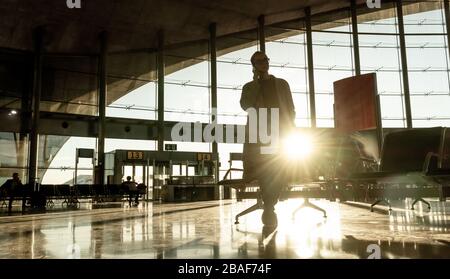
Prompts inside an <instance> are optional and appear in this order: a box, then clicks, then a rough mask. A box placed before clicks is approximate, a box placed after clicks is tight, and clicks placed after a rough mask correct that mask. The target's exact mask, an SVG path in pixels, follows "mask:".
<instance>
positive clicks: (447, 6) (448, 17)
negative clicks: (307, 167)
mask: <svg viewBox="0 0 450 279" xmlns="http://www.w3.org/2000/svg"><path fill="white" fill-rule="evenodd" d="M444 13H445V19H444V20H445V27H446V30H447V48H448V49H447V53H448V55H449V56H450V2H449V0H444ZM447 59H450V57H448V58H447Z"/></svg>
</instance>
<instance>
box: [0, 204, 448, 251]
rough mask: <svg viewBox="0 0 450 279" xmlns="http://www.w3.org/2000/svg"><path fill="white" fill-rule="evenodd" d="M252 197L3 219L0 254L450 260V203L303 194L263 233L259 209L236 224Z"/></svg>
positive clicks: (280, 206)
mask: <svg viewBox="0 0 450 279" xmlns="http://www.w3.org/2000/svg"><path fill="white" fill-rule="evenodd" d="M251 203H252V201H248V202H234V201H210V202H197V203H179V204H157V203H155V204H153V203H143V204H141V205H140V206H139V207H137V208H130V207H128V206H120V207H117V206H116V207H108V208H106V207H101V208H95V209H94V208H93V209H84V210H78V211H70V212H52V213H48V214H40V215H23V216H5V217H1V218H0V258H147V259H163V258H169V259H170V258H190V259H191V258H210V259H218V258H282V259H283V258H369V257H380V258H450V234H449V224H450V221H449V219H450V216H449V214H448V213H447V212H449V207H450V205H449V203H448V202H447V203H440V202H438V201H433V202H432V210H431V211H428V209H426V208H424V209H422V208H418V210H415V211H411V210H407V209H408V206H409V205H410V201H406V202H401V203H397V204H396V208H397V210H394V211H393V212H392V214H390V215H387V214H380V213H376V212H370V211H369V210H367V209H364V208H358V207H353V206H350V205H346V204H340V203H332V202H327V201H315V203H317V204H318V205H320V206H321V207H323V208H324V209H326V210H327V213H328V218H326V219H325V218H323V216H322V214H321V213H320V212H318V211H314V210H312V209H309V208H305V209H302V210H300V211H299V212H298V213H297V214H296V215H295V216H294V217H293V216H292V212H293V211H294V210H295V208H296V207H298V205H299V204H301V203H302V200H301V199H299V200H287V201H283V202H281V203H279V204H278V205H277V207H276V211H277V214H278V221H279V226H278V228H277V229H276V230H274V231H267V230H266V231H263V228H262V225H261V222H260V220H261V219H260V218H261V211H257V212H253V213H251V214H249V215H247V216H244V217H243V218H242V219H241V222H240V224H239V225H234V224H233V221H234V216H235V214H237V213H238V212H239V211H240V210H242V209H244V208H246V207H248V206H249V205H251Z"/></svg>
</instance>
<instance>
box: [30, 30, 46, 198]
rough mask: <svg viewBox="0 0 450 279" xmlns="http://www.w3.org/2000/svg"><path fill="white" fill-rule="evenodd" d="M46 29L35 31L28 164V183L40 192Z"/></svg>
mask: <svg viewBox="0 0 450 279" xmlns="http://www.w3.org/2000/svg"><path fill="white" fill-rule="evenodd" d="M44 32H45V31H44V29H43V28H42V27H39V28H37V29H36V30H35V31H34V34H33V36H34V38H33V41H34V65H33V93H32V96H31V99H32V104H33V105H32V106H33V110H32V113H31V131H30V153H29V157H28V158H29V164H28V183H29V185H33V190H34V191H38V190H39V189H38V187H37V185H36V183H37V182H38V181H37V179H38V177H37V173H38V152H39V133H38V129H39V119H40V103H41V93H42V64H43V52H44Z"/></svg>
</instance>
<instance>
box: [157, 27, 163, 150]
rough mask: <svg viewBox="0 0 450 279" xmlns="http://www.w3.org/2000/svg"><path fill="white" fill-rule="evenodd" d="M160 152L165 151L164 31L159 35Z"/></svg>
mask: <svg viewBox="0 0 450 279" xmlns="http://www.w3.org/2000/svg"><path fill="white" fill-rule="evenodd" d="M157 62H158V150H159V151H163V150H164V75H165V73H164V70H165V65H164V64H165V63H164V31H163V30H160V31H159V33H158V61H157Z"/></svg>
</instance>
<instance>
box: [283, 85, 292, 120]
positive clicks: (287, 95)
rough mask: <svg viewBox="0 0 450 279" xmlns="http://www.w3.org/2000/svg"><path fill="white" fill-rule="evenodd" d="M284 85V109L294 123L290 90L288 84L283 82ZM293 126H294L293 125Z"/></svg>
mask: <svg viewBox="0 0 450 279" xmlns="http://www.w3.org/2000/svg"><path fill="white" fill-rule="evenodd" d="M284 84H285V100H286V107H287V109H288V111H289V113H290V118H291V119H292V121H293V123H295V105H294V100H293V99H292V92H291V88H290V87H289V83H288V82H287V81H285V80H284ZM294 126H295V124H294Z"/></svg>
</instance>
